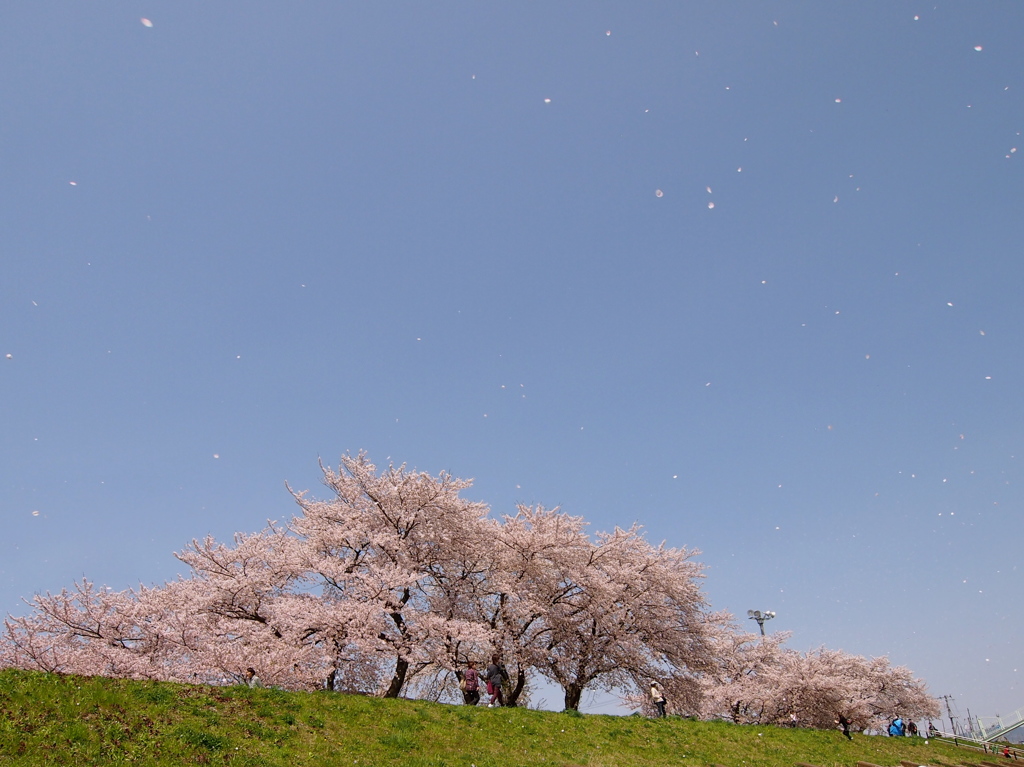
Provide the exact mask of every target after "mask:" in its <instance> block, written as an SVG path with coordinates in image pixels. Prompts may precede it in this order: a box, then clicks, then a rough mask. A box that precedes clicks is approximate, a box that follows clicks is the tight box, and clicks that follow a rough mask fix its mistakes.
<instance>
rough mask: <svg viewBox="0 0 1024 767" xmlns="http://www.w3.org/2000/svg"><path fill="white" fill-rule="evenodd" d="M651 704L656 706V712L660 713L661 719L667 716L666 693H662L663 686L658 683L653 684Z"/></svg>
mask: <svg viewBox="0 0 1024 767" xmlns="http://www.w3.org/2000/svg"><path fill="white" fill-rule="evenodd" d="M651 702H652V703H653V704H654V708H655V710H656V711H657V712H658V716H659V717H664V716H665V703H667V701H666V700H665V693H663V692H662V691H661V685H660V684H658V683H657V682H651Z"/></svg>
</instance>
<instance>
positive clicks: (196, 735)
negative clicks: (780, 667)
mask: <svg viewBox="0 0 1024 767" xmlns="http://www.w3.org/2000/svg"><path fill="white" fill-rule="evenodd" d="M971 758H972V755H971V754H969V753H965V752H963V751H958V750H957V749H954V748H952V747H948V746H943V745H938V744H934V743H933V744H929V745H924V741H923V740H920V739H911V738H902V739H895V738H882V737H867V736H863V735H855V736H854V740H853V742H852V743H851V742H847V741H846V740H845V739H844V738H843V736H842V734H841V733H840V732H838V731H836V732H818V731H814V730H799V729H789V728H776V727H755V726H738V725H733V724H728V723H725V722H695V721H689V720H683V719H678V718H668V719H661V720H652V719H646V718H642V717H616V716H579V715H572V714H565V713H552V712H544V711H528V710H525V709H487V708H485V707H478V708H469V707H466V706H446V705H440V704H436V703H426V702H421V701H409V700H380V699H377V698H368V697H362V696H353V695H340V694H336V693H326V692H324V693H296V692H283V691H280V690H250V689H248V688H246V687H201V686H191V685H178V684H168V683H157V682H130V681H126V680H121V679H105V678H101V677H73V676H58V675H52V674H41V673H34V672H23V671H15V670H6V671H3V672H0V764H12V765H25V767H32V766H33V765H57V764H59V765H72V764H74V765H108V764H109V765H113V764H140V765H153V766H154V767H156V766H161V765H182V764H214V765H232V766H242V765H259V766H260V767H263V766H264V765H267V766H275V765H280V766H281V767H284V766H285V765H287V766H288V767H336V766H340V765H346V767H352V766H353V765H358V767H367V766H370V767H372V766H373V765H392V764H397V765H402V767H428V766H429V767H442V766H448V767H471V765H475V767H514V766H515V765H546V766H548V767H568V766H570V765H571V766H575V765H586V766H587V767H613V766H614V767H619V766H622V767H627V766H628V767H650V765H668V764H671V765H694V766H701V767H703V765H712V764H723V765H728V766H729V767H743V766H745V765H751V766H753V765H764V766H765V767H792V765H793V764H794V763H795V762H798V761H799V762H811V763H813V764H817V765H822V767H831V766H832V765H844V766H848V767H853V765H855V764H856V763H857V761H867V762H873V763H875V764H879V765H898V764H899V761H900V759H911V760H914V761H915V762H917V763H918V764H933V765H953V764H957V763H959V762H961V761H963V760H965V759H968V760H970V759H971Z"/></svg>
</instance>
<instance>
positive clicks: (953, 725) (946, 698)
mask: <svg viewBox="0 0 1024 767" xmlns="http://www.w3.org/2000/svg"><path fill="white" fill-rule="evenodd" d="M952 699H953V696H952V695H943V696H942V700H944V701H945V702H946V716H948V717H949V726H950V728H951V729H952V730H953V742H954V743H956V722H954V721H953V709H951V708H950V707H949V702H950V701H951V700H952ZM957 745H960V744H959V743H957Z"/></svg>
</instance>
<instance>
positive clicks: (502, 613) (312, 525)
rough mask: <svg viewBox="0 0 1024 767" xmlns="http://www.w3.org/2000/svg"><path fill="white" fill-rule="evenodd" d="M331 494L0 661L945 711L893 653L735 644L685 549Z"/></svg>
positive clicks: (443, 484) (276, 679) (572, 695)
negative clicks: (500, 681) (503, 682)
mask: <svg viewBox="0 0 1024 767" xmlns="http://www.w3.org/2000/svg"><path fill="white" fill-rule="evenodd" d="M321 468H322V470H323V474H324V483H325V484H326V486H327V487H328V488H329V489H330V491H331V492H332V494H333V497H332V498H330V499H328V500H317V499H314V498H310V497H307V495H306V494H305V493H293V495H294V497H295V499H296V501H297V503H298V506H299V513H298V514H296V515H295V516H294V517H293V518H292V519H291V520H290V521H289V522H288V523H287V524H275V523H271V524H270V525H269V526H268V527H267V528H266V529H264V530H263V531H262V532H259V533H255V534H251V535H244V534H237V535H236V536H235V538H234V540H233V542H232V543H231V544H225V543H220V542H218V541H216V540H213V539H212V538H206V539H204V540H201V541H200V540H194V541H192V543H191V544H190V545H189V546H188V547H187V548H186V549H185V550H184V551H182V552H179V553H178V554H177V555H176V556H177V557H178V558H179V559H180V560H181V561H182V562H184V563H185V564H187V565H188V566H189V567H190V568H191V571H192V572H191V575H190V576H189V577H187V578H179V580H177V581H173V582H170V583H166V584H164V585H163V586H158V587H153V588H146V587H140V588H139V589H133V590H128V591H123V592H111V591H109V590H107V589H102V588H96V587H95V586H94V585H93V584H92V583H90V582H88V581H82V582H81V583H79V584H76V585H75V586H74V587H73V588H72V589H70V590H64V591H62V592H61V593H59V594H46V595H45V596H36V597H34V598H33V599H32V600H31V603H30V604H31V606H32V608H33V610H32V612H31V613H30V614H29V615H27V616H24V617H10V616H9V617H8V618H7V620H6V621H5V626H6V631H5V633H4V636H3V639H2V642H0V664H2V665H5V666H18V667H22V668H30V669H39V670H43V671H52V672H62V673H76V674H86V675H96V674H99V675H107V676H120V677H130V678H145V679H163V680H172V681H179V682H196V681H199V682H207V683H223V682H224V681H225V680H239V679H241V677H242V675H243V673H244V670H245V669H246V668H248V667H250V666H251V667H253V668H255V669H256V670H257V672H258V674H259V676H260V677H261V679H263V680H264V681H266V682H267V683H270V684H273V685H278V686H281V687H284V688H289V689H307V690H310V689H318V688H323V687H324V686H325V685H326V686H327V687H329V688H330V689H334V690H339V691H351V692H363V693H370V694H376V695H382V696H385V697H397V696H400V695H407V696H417V697H429V698H433V699H437V700H446V699H448V700H450V699H453V698H454V697H455V696H456V695H457V692H458V690H457V680H458V678H459V676H460V674H461V669H462V668H464V666H465V663H466V662H467V661H468V660H474V661H478V662H479V661H481V660H486V659H487V658H489V657H490V656H491V655H492V654H494V653H497V654H499V655H501V656H502V658H503V659H504V660H505V662H506V664H507V666H508V669H509V672H510V682H509V686H510V690H509V694H508V696H507V702H508V703H509V704H510V705H516V704H517V703H518V704H522V703H523V702H525V701H526V700H527V698H528V696H529V690H530V683H531V681H532V680H535V679H536V678H537V677H538V676H540V677H543V678H545V679H547V680H549V681H551V682H553V683H555V684H557V685H559V686H560V687H561V688H562V689H563V690H564V693H565V707H566V708H567V709H577V708H578V707H579V704H580V700H581V697H582V695H583V693H584V691H585V690H588V689H604V690H614V691H618V692H621V693H624V694H625V695H627V696H630V695H632V696H633V699H634V700H635V701H636V703H637V705H638V706H640V707H642V706H643V705H645V700H644V696H643V694H642V691H643V690H645V689H646V687H647V685H649V683H650V681H651V680H659V681H661V682H662V683H663V684H664V685H665V687H666V689H667V691H668V694H669V697H670V698H671V700H672V701H673V703H674V707H675V709H676V710H677V711H678V712H679V713H685V714H693V715H701V716H709V717H727V718H731V719H733V720H735V721H738V722H758V723H773V722H778V723H785V722H791V721H793V717H794V716H796V718H797V721H798V722H799V723H801V724H804V725H806V726H824V727H828V726H831V725H832V722H833V718H834V717H835V716H838V714H839V713H843V714H845V715H846V716H847V717H849V718H850V719H851V720H852V721H854V723H855V725H858V726H859V727H861V728H865V727H869V726H877V725H878V724H879V722H880V721H881V720H882V719H884V718H885V717H887V716H890V715H891V714H892V713H893V712H896V711H899V712H901V713H903V714H904V715H908V716H928V715H934V714H937V707H936V702H935V701H934V700H933V699H932V698H930V697H929V696H928V695H927V694H926V692H925V689H924V685H923V683H922V682H920V680H916V679H914V678H913V677H912V676H911V675H910V673H909V672H908V671H907V670H906V669H904V668H891V667H890V666H889V664H888V661H887V660H885V659H884V658H883V659H874V660H868V659H865V658H860V657H857V656H850V655H847V654H844V653H841V652H829V651H825V650H821V651H818V652H816V653H809V654H806V655H804V654H800V653H796V652H793V651H790V650H785V649H783V648H782V647H781V646H780V645H781V641H782V639H783V637H781V636H780V635H774V636H772V637H769V638H767V639H766V640H764V641H761V640H760V637H756V636H754V635H751V634H744V633H741V632H739V631H738V630H737V629H736V628H735V627H734V626H733V625H732V623H731V620H730V616H728V615H726V614H724V613H713V612H711V611H710V608H709V606H708V604H707V601H706V599H705V598H704V596H703V594H702V593H701V590H700V587H699V582H700V579H701V577H702V567H701V565H700V564H699V563H697V562H695V561H693V555H694V554H696V553H697V552H695V551H689V550H687V549H685V548H680V549H676V548H668V547H666V546H664V545H662V546H653V545H651V544H649V543H648V542H647V541H646V540H645V539H644V538H643V536H642V534H641V531H640V529H639V528H638V527H637V526H633V527H632V528H630V529H628V530H622V529H616V530H615V531H614V532H611V533H602V534H599V535H598V536H596V538H595V539H592V538H591V537H590V536H588V534H587V532H586V529H585V524H584V521H583V519H582V518H580V517H572V516H569V515H566V514H564V513H562V512H560V511H559V510H558V509H545V508H542V507H526V506H520V507H519V509H518V511H517V513H516V514H515V515H514V516H505V517H503V518H502V519H500V520H497V519H494V518H492V517H490V516H489V510H488V508H487V507H486V506H485V505H483V504H481V503H476V502H472V501H468V500H466V499H464V498H463V497H462V496H461V492H462V491H464V490H465V489H466V488H467V487H469V484H470V483H469V482H467V481H464V480H460V479H457V478H454V477H452V476H450V475H448V474H441V475H439V476H436V477H435V476H431V475H428V474H425V473H420V472H412V471H408V470H406V468H405V467H404V466H402V467H394V466H391V467H389V468H388V469H387V470H383V471H380V472H378V470H377V469H376V467H375V466H373V465H372V464H371V463H370V462H369V461H368V460H367V458H366V457H365V455H363V454H360V455H358V456H355V457H352V456H344V457H342V459H341V465H340V466H339V468H338V470H337V471H334V470H333V469H331V468H328V467H323V466H321Z"/></svg>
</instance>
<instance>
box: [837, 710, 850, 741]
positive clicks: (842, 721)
mask: <svg viewBox="0 0 1024 767" xmlns="http://www.w3.org/2000/svg"><path fill="white" fill-rule="evenodd" d="M839 726H840V727H842V728H843V735H845V736H846V739H847V740H853V736H852V735H851V734H850V720H849V719H847V718H846V715H845V714H840V715H839Z"/></svg>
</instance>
